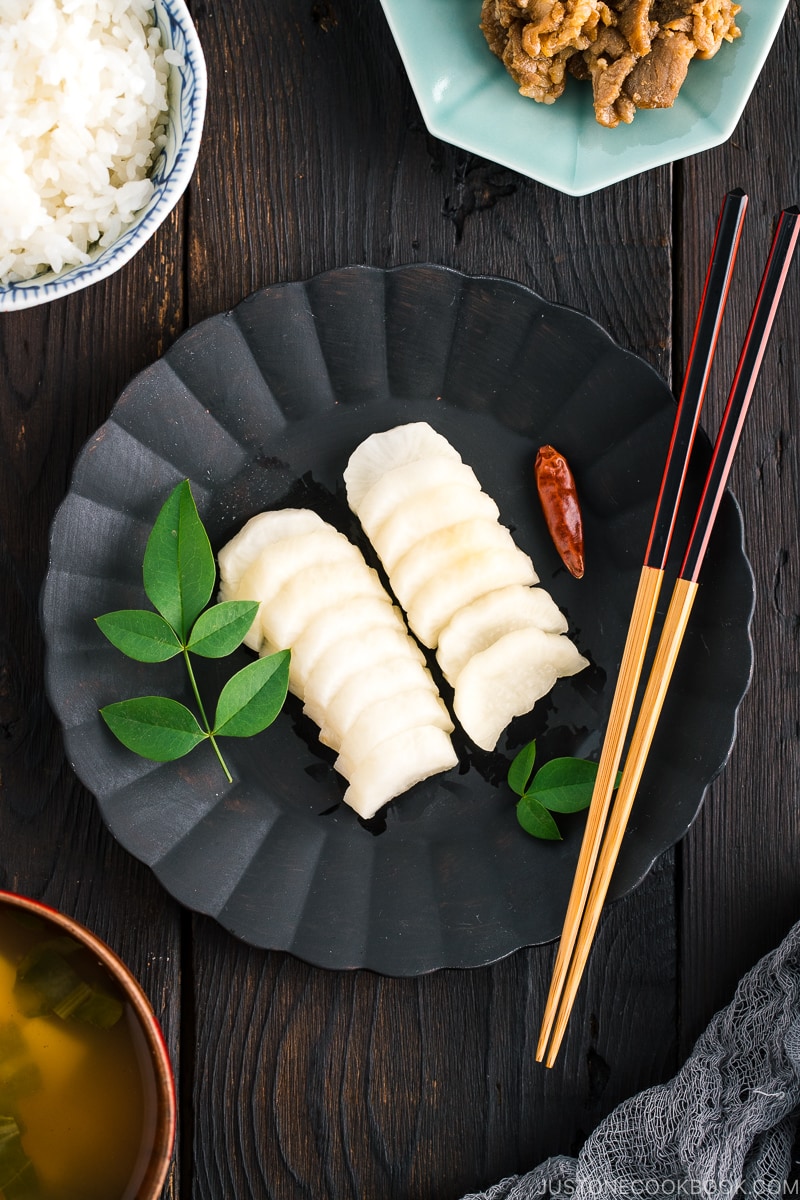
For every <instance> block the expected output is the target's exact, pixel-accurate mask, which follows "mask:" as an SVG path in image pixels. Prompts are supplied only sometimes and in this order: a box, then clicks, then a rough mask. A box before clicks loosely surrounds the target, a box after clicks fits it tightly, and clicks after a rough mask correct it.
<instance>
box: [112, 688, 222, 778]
mask: <svg viewBox="0 0 800 1200" xmlns="http://www.w3.org/2000/svg"><path fill="white" fill-rule="evenodd" d="M100 715H101V717H102V718H103V720H104V721H105V723H106V725H108V727H109V729H110V730H111V732H112V733H113V734H114V735H115V736H116V737H117V738H119V740H120V741H121V742H122V744H123V746H127V747H128V749H129V750H133V752H134V754H140V755H141V756H142V758H150V759H152V760H153V761H154V762H172V761H173V760H174V759H176V758H182V757H183V755H184V754H188V753H189V751H190V750H191V749H193V747H195V746H196V745H197V744H198V743H199V742H202V741H203V739H204V738H206V737H208V734H207V733H205V732H204V730H202V729H201V728H200V725H199V724H198V722H197V718H196V717H195V716H194V714H193V713H191V712H190V711H189V709H188V708H186V707H185V705H183V704H179V703H178V701H177V700H170V699H169V698H168V697H167V696H137V697H135V698H134V699H133V700H120V701H119V702H118V703H117V704H107V705H106V707H105V708H101V709H100Z"/></svg>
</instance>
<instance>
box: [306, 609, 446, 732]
mask: <svg viewBox="0 0 800 1200" xmlns="http://www.w3.org/2000/svg"><path fill="white" fill-rule="evenodd" d="M403 654H405V655H407V656H408V657H409V658H415V659H416V660H417V661H418V662H420V663H424V661H425V656H424V655H423V653H422V651H421V650H420V648H419V646H418V645H417V643H416V642H415V641H414V639H413V638H412V637H410V636H409V634H408V633H407V632H406V630H405V629H402V628H398V629H391V628H383V627H382V626H375V627H374V628H372V629H364V630H361V631H359V632H358V633H354V634H350V635H349V637H346V638H342V640H341V641H339V642H336V643H335V644H334V645H332V646H331V647H329V649H328V650H326V651H325V653H324V654H322V655H321V656H320V658H319V659H318V660H317V662H316V663H315V664H314V668H313V670H312V671H311V673H310V674H309V676H308V678H307V679H306V683H305V701H306V706H309V705H314V706H315V707H317V708H319V709H321V710H324V709H325V708H327V706H328V704H329V703H330V702H331V700H332V699H333V697H334V696H335V695H336V693H337V692H338V690H339V688H341V687H343V686H344V685H345V683H347V681H348V679H351V678H352V677H353V676H354V675H358V674H360V673H361V672H362V671H364V672H366V671H370V670H373V669H374V667H375V664H376V663H379V662H381V661H383V660H384V659H389V658H396V657H397V656H398V655H403ZM317 724H319V722H317Z"/></svg>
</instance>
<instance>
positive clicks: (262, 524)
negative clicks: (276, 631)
mask: <svg viewBox="0 0 800 1200" xmlns="http://www.w3.org/2000/svg"><path fill="white" fill-rule="evenodd" d="M324 525H325V522H324V521H323V519H322V517H320V516H318V514H317V513H315V512H312V511H311V509H309V508H280V509H271V510H269V511H268V512H261V513H256V515H255V516H254V517H251V518H250V520H249V521H247V522H246V523H245V524H244V525H243V526H242V528H241V529H240V530H239V532H238V533H237V534H235V536H234V537H232V538H231V540H230V541H229V542H227V543H226V544H225V545H224V546H223V547H222V549H221V550H220V552H219V554H218V555H217V562H218V563H219V577H220V579H219V581H220V596H219V598H220V600H231V599H233V598H234V594H235V593H236V590H237V588H238V586H239V580H240V579H241V578H242V575H244V573H245V571H246V570H247V568H248V567H250V566H252V564H253V563H254V562H255V561H256V559H257V558H258V557H259V556H260V554H261V552H262V550H264V549H265V548H266V547H267V546H269V545H271V544H272V543H273V542H277V541H280V540H281V539H282V538H287V537H296V536H298V535H299V534H303V533H312V532H313V531H314V530H317V529H320V528H322V527H323V526H324Z"/></svg>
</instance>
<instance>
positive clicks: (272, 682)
mask: <svg viewBox="0 0 800 1200" xmlns="http://www.w3.org/2000/svg"><path fill="white" fill-rule="evenodd" d="M288 686H289V651H288V650H279V651H278V653H277V654H269V655H267V656H266V657H265V658H260V659H259V660H258V662H254V663H250V665H249V666H247V667H243V668H242V670H241V671H237V673H236V674H235V675H234V676H233V677H232V678H231V679H229V680H228V682H227V683H226V684H225V687H224V688H223V689H222V692H221V693H220V697H219V702H218V704H217V715H216V718H215V720H214V736H215V737H217V736H222V735H224V736H226V737H250V736H251V734H254V733H260V732H261V730H262V729H266V728H267V726H268V725H271V724H272V722H273V721H274V720H275V718H276V717H277V715H278V713H279V712H280V710H281V708H282V706H283V702H284V700H285V699H286V692H287V689H288Z"/></svg>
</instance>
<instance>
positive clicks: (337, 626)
mask: <svg viewBox="0 0 800 1200" xmlns="http://www.w3.org/2000/svg"><path fill="white" fill-rule="evenodd" d="M387 600H388V596H385V595H384V596H374V595H369V596H357V597H356V598H355V599H353V600H348V601H347V602H346V603H345V604H342V605H339V606H333V607H330V608H324V609H323V610H322V612H320V613H318V614H317V615H316V616H315V617H314V619H313V620H312V621H310V622H309V624H308V625H307V626H306V628H305V629H304V630H303V632H302V633H301V634H300V636H299V637H298V638H297V639H296V640H295V641H294V643H293V645H292V656H291V660H290V666H289V687H290V688H291V689H292V691H293V692H294V694H295V695H296V696H299V697H300V699H301V700H302V699H303V697H304V694H305V684H306V680H307V679H308V676H309V674H310V673H311V671H312V669H313V667H314V665H315V664H316V662H317V661H318V659H319V658H321V656H322V655H323V654H324V653H325V651H326V650H328V649H329V648H330V647H331V646H332V645H334V644H335V643H336V642H339V641H341V640H342V639H343V638H346V637H349V636H351V635H352V634H354V633H358V632H359V631H360V630H363V629H373V628H374V627H375V626H376V625H380V626H384V627H387V628H390V629H401V630H402V631H403V633H406V624H405V618H404V617H403V614H402V612H401V610H400V609H399V608H396V607H395V606H393V605H392V604H390V603H387Z"/></svg>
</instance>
